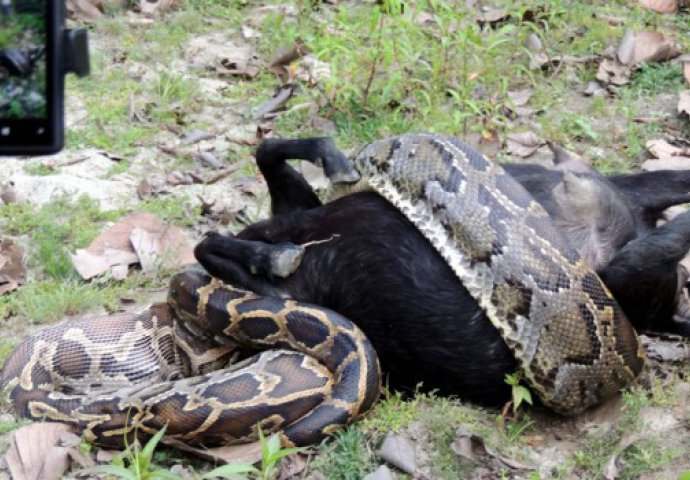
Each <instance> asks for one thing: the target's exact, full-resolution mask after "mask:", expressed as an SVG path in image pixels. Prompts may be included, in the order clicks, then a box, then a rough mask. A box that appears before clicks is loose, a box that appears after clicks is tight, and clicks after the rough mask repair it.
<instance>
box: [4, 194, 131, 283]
mask: <svg viewBox="0 0 690 480" xmlns="http://www.w3.org/2000/svg"><path fill="white" fill-rule="evenodd" d="M118 215H120V213H119V212H104V211H101V209H100V205H99V203H98V202H97V201H95V200H93V199H91V198H89V197H86V196H82V197H80V198H78V199H76V200H69V199H68V198H67V197H66V196H63V197H59V198H56V199H55V200H53V201H52V202H50V203H47V204H45V205H44V206H42V207H40V208H38V209H34V208H32V207H31V206H30V205H28V204H23V203H11V204H8V205H3V206H0V228H1V229H2V231H3V232H6V233H7V234H9V235H30V237H31V244H30V249H29V266H30V267H34V268H39V269H40V270H41V271H42V272H43V273H44V274H45V275H46V276H47V277H48V278H50V279H55V280H68V279H76V278H77V276H76V272H75V271H74V268H73V267H72V263H71V261H70V258H69V252H70V251H74V250H75V249H77V248H84V247H85V246H86V245H87V244H88V242H90V241H91V240H93V238H94V237H95V236H96V235H97V234H98V232H99V228H98V226H99V223H100V222H103V221H106V220H113V219H115V218H117V216H118Z"/></svg>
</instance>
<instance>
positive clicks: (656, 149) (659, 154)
mask: <svg viewBox="0 0 690 480" xmlns="http://www.w3.org/2000/svg"><path fill="white" fill-rule="evenodd" d="M645 147H646V148H647V150H649V153H651V154H652V155H654V156H655V157H656V158H664V157H673V156H679V155H683V154H686V155H687V154H690V152H687V151H686V150H685V149H683V148H681V147H677V146H675V145H671V144H670V143H668V142H667V141H666V140H663V139H660V138H657V139H654V140H650V141H648V142H647V143H646V144H645Z"/></svg>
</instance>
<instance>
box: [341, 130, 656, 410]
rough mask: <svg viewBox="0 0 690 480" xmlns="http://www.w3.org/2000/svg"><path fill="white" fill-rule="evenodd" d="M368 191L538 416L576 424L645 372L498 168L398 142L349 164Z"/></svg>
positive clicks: (566, 250)
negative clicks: (466, 300)
mask: <svg viewBox="0 0 690 480" xmlns="http://www.w3.org/2000/svg"><path fill="white" fill-rule="evenodd" d="M354 164H355V165H354V166H355V169H356V170H357V171H358V173H359V174H360V176H361V179H360V180H359V182H358V183H356V184H348V183H337V182H336V185H334V187H333V191H332V192H331V194H330V197H331V198H333V197H338V196H343V195H346V194H348V193H352V192H355V191H362V190H373V191H375V192H377V193H378V194H380V195H381V196H383V197H384V198H386V199H387V200H388V201H389V202H391V203H392V204H393V205H395V206H396V207H397V208H398V209H399V210H400V211H401V212H402V213H403V214H404V215H405V216H406V217H407V218H408V219H410V220H411V221H412V223H413V224H414V225H415V226H416V227H417V228H418V229H419V230H420V231H421V232H422V233H423V234H424V235H425V236H426V237H427V239H428V240H429V241H430V242H431V243H432V244H433V246H434V247H435V248H436V250H438V252H439V253H440V254H441V255H442V256H443V258H444V259H445V260H446V261H447V262H448V264H449V265H450V266H451V268H452V269H453V270H454V272H455V273H456V275H457V276H458V278H459V279H460V280H461V281H462V283H463V285H464V286H465V287H466V288H467V290H468V291H469V292H470V294H471V295H472V296H473V297H474V298H475V299H476V300H477V302H478V303H479V305H480V306H481V308H482V309H483V310H484V311H485V312H486V315H487V316H488V317H489V319H490V320H491V322H492V323H493V325H494V326H495V327H496V328H497V329H498V330H499V331H500V333H501V335H502V337H503V339H504V340H505V342H506V344H507V345H508V346H509V348H510V349H511V350H512V351H513V352H514V354H515V357H516V358H517V360H518V363H519V364H520V366H521V369H522V371H523V373H524V375H525V377H526V379H527V381H528V382H529V384H530V386H531V387H532V389H534V390H535V391H536V393H537V394H538V395H539V397H540V399H541V400H542V402H543V403H544V404H546V405H547V406H549V407H550V408H552V409H553V410H555V411H557V412H560V413H562V414H566V415H574V414H577V413H579V412H581V411H583V410H584V409H586V408H587V407H590V406H592V405H595V404H597V403H599V402H601V401H602V400H603V399H605V398H607V397H609V396H611V395H613V394H615V393H616V392H618V391H619V390H620V389H621V388H622V387H625V386H626V385H629V384H630V383H631V382H632V381H633V380H634V379H635V378H636V377H637V375H638V374H639V372H640V371H641V369H642V367H643V365H644V352H643V350H642V346H641V344H640V342H639V341H638V338H637V335H636V333H635V331H634V330H633V328H632V326H631V325H630V323H629V322H628V320H627V318H626V317H625V316H624V314H623V312H622V311H621V309H620V307H619V306H618V305H617V304H616V302H615V300H614V299H613V297H612V296H611V294H610V292H609V291H608V290H607V288H606V287H605V286H604V284H603V283H602V282H601V280H600V279H599V278H598V277H597V275H596V274H595V273H594V272H593V271H592V269H591V268H590V267H589V266H588V265H587V264H586V263H585V262H584V261H583V260H582V259H581V258H580V255H579V254H578V252H577V251H576V250H574V249H573V248H572V247H570V246H569V245H568V242H567V241H566V240H565V238H564V237H563V235H562V234H561V233H560V232H559V231H558V230H557V229H556V228H555V227H554V226H553V224H552V222H551V219H550V218H549V216H548V214H547V213H546V211H545V210H544V209H543V208H542V207H541V206H540V205H539V204H538V203H537V202H536V201H535V200H534V199H533V198H532V197H531V195H530V194H529V193H528V192H527V191H526V190H525V189H524V188H523V187H522V186H521V185H520V184H519V183H518V182H517V181H515V180H514V179H513V178H512V177H510V176H509V175H508V174H507V173H506V172H505V171H504V170H503V169H502V168H501V167H500V166H499V165H497V164H495V163H492V162H490V161H489V160H487V159H486V158H485V157H484V156H483V155H482V154H480V153H478V152H476V151H475V150H473V149H472V148H470V147H468V146H467V145H465V144H464V143H462V142H461V141H459V140H457V139H455V138H449V137H443V136H438V135H431V134H407V135H402V136H399V137H394V138H390V139H386V140H381V141H376V142H374V143H371V144H370V145H368V146H367V147H365V148H364V150H362V151H361V152H360V153H359V154H358V155H357V156H356V157H355V159H354Z"/></svg>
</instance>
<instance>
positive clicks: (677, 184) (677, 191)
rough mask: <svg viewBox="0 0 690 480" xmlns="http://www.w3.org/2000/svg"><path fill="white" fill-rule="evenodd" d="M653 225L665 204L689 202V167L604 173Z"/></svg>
mask: <svg viewBox="0 0 690 480" xmlns="http://www.w3.org/2000/svg"><path fill="white" fill-rule="evenodd" d="M607 178H608V180H609V181H611V182H612V183H613V184H614V185H615V186H616V187H618V189H619V190H620V191H622V192H623V193H624V194H625V196H626V197H627V198H628V200H629V201H630V202H631V204H632V205H633V206H634V208H635V209H637V210H638V212H639V214H640V215H641V217H642V218H643V219H644V221H645V223H646V224H647V226H648V227H650V228H654V227H655V225H656V221H657V220H658V219H659V218H660V217H661V215H662V212H663V211H664V210H665V209H667V208H668V207H672V206H673V205H679V204H683V203H690V170H679V171H678V170H658V171H656V172H641V173H635V174H631V175H613V176H610V177H607Z"/></svg>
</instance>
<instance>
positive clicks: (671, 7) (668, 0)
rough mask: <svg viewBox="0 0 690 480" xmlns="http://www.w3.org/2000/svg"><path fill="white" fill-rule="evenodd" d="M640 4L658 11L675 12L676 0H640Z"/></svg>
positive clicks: (676, 8)
mask: <svg viewBox="0 0 690 480" xmlns="http://www.w3.org/2000/svg"><path fill="white" fill-rule="evenodd" d="M640 5H642V6H643V7H645V8H648V9H650V10H654V11H655V12H659V13H676V12H677V11H678V0H640Z"/></svg>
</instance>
